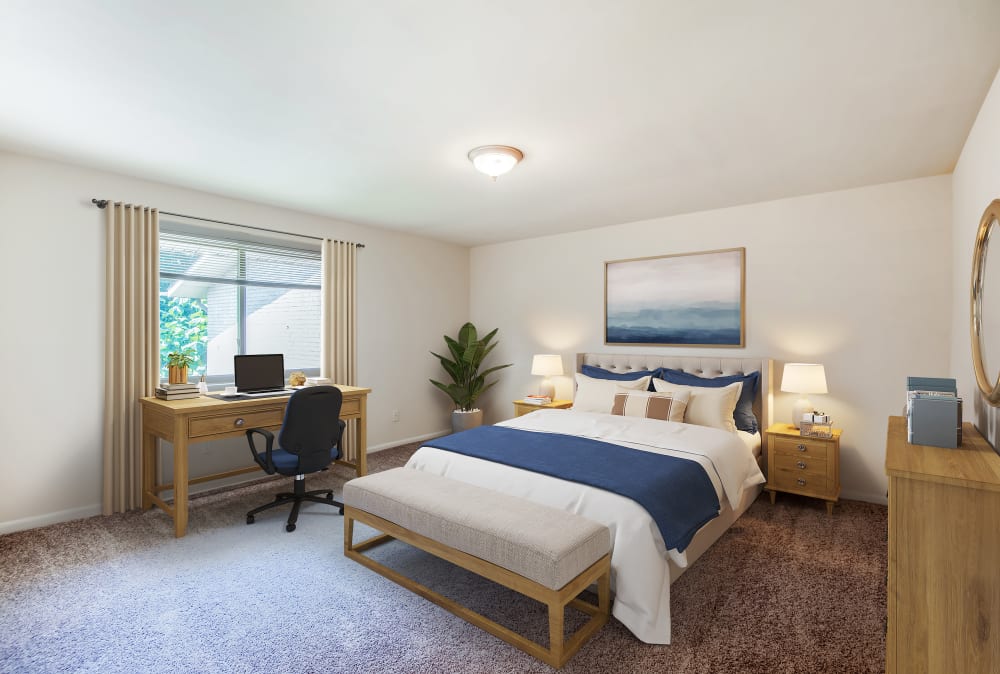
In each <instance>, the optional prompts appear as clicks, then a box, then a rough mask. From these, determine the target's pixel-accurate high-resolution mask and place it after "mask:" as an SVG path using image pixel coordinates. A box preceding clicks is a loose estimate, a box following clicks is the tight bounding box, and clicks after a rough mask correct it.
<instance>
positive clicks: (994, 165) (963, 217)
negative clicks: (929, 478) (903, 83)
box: [951, 73, 1000, 446]
mask: <svg viewBox="0 0 1000 674" xmlns="http://www.w3.org/2000/svg"><path fill="white" fill-rule="evenodd" d="M952 195H953V198H952V214H953V220H952V274H953V277H952V278H953V281H952V294H953V300H952V310H953V311H952V322H951V326H952V328H951V329H952V335H951V375H952V376H953V377H955V378H956V379H957V380H958V387H959V393H960V394H961V395H962V398H963V401H964V405H963V412H964V414H965V418H966V419H968V420H971V421H972V422H973V423H974V424H975V425H976V427H977V428H979V430H980V431H981V432H982V433H983V434H984V435H985V436H986V437H987V438H988V439H989V440H990V442H991V443H993V445H994V446H996V444H997V440H998V438H1000V414H998V409H997V408H995V407H991V406H990V405H989V404H988V403H986V402H984V399H983V397H982V395H981V394H980V393H979V387H978V386H977V385H976V375H975V373H974V371H973V369H972V341H971V336H970V334H969V333H970V329H969V327H970V326H969V318H970V307H969V292H970V283H971V280H972V252H973V247H974V245H975V240H976V231H977V230H978V228H979V220H980V218H982V216H983V211H985V210H986V207H987V206H988V205H989V204H990V202H991V201H993V200H994V199H1000V73H998V74H997V77H996V79H995V80H994V81H993V87H992V88H991V89H990V91H989V93H988V94H987V96H986V100H985V101H983V107H982V108H981V109H980V110H979V116H978V117H977V118H976V123H975V124H974V125H973V127H972V131H971V132H969V137H968V138H967V139H966V141H965V147H964V148H963V149H962V154H961V156H960V157H959V160H958V164H957V165H956V166H955V172H954V174H952ZM997 245H998V244H997V243H996V242H994V243H993V246H994V247H995V246H997ZM997 254H998V253H997V251H994V252H993V253H992V255H997ZM996 282H997V279H992V281H991V283H993V284H995V283H996ZM994 298H995V294H994ZM990 311H992V312H993V315H995V314H996V313H997V312H1000V305H994V306H989V307H987V308H986V309H985V310H984V313H988V312H990ZM993 347H994V348H993V349H992V350H989V352H990V353H992V354H996V353H997V351H998V349H1000V345H993ZM995 360H996V359H995V356H994V362H995ZM990 374H991V376H993V377H996V376H997V373H996V372H993V373H990Z"/></svg>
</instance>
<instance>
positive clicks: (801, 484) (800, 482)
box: [796, 477, 806, 487]
mask: <svg viewBox="0 0 1000 674" xmlns="http://www.w3.org/2000/svg"><path fill="white" fill-rule="evenodd" d="M796 482H798V484H799V486H800V487H804V486H806V481H805V480H803V479H802V478H801V477H800V478H799V479H797V480H796Z"/></svg>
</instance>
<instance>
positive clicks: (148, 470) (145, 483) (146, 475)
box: [142, 433, 156, 510]
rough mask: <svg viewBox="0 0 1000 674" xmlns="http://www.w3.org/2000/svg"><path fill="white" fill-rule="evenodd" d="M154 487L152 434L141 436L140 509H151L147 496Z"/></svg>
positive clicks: (151, 502)
mask: <svg viewBox="0 0 1000 674" xmlns="http://www.w3.org/2000/svg"><path fill="white" fill-rule="evenodd" d="M155 486H156V436H155V435H153V434H152V433H143V434H142V509H143V510H149V509H150V508H152V507H153V500H152V499H151V498H149V495H150V494H151V493H152V492H153V487H155Z"/></svg>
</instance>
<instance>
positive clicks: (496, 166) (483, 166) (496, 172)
mask: <svg viewBox="0 0 1000 674" xmlns="http://www.w3.org/2000/svg"><path fill="white" fill-rule="evenodd" d="M522 159H524V153H523V152H521V151H520V150H518V149H517V148H516V147H510V146H509V145H482V146H480V147H477V148H474V149H473V150H470V151H469V160H470V161H471V162H472V165H473V166H475V167H476V170H477V171H479V172H480V173H485V174H486V175H488V176H489V177H490V178H493V180H496V179H497V176H502V175H503V174H504V173H507V172H508V171H510V170H511V169H512V168H514V166H516V165H517V162H519V161H521V160H522Z"/></svg>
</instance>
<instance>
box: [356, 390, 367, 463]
mask: <svg viewBox="0 0 1000 674" xmlns="http://www.w3.org/2000/svg"><path fill="white" fill-rule="evenodd" d="M357 471H358V477H361V476H362V475H367V474H368V396H366V395H363V396H361V416H360V417H359V418H358V465H357Z"/></svg>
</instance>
